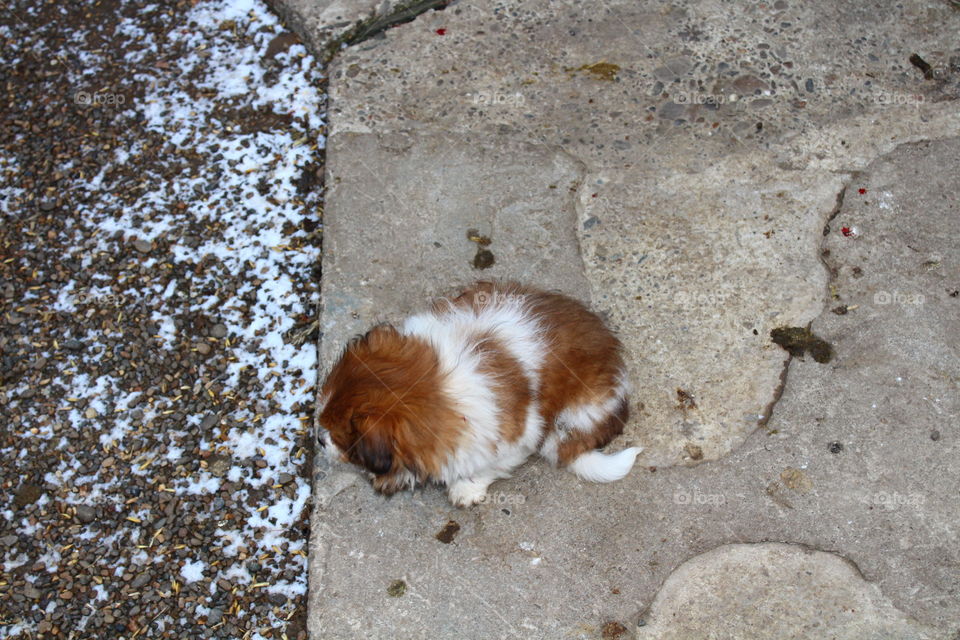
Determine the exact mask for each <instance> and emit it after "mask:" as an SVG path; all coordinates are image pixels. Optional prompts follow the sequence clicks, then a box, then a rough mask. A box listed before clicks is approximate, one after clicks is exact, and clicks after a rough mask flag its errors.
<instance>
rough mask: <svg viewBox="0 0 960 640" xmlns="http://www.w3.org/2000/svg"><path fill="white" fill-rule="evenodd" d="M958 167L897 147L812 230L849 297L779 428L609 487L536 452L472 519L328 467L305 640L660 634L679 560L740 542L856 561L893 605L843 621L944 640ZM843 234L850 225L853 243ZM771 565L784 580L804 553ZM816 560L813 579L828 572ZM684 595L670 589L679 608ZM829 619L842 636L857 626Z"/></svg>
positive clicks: (950, 147) (858, 587) (804, 362)
mask: <svg viewBox="0 0 960 640" xmlns="http://www.w3.org/2000/svg"><path fill="white" fill-rule="evenodd" d="M958 162H960V139H957V138H955V139H952V140H948V141H943V142H938V143H917V144H911V145H904V146H901V147H900V148H898V149H897V150H896V151H895V152H893V153H892V154H890V155H888V156H884V157H882V158H880V159H878V160H877V161H876V162H875V163H873V164H872V165H871V166H869V167H867V168H866V169H865V171H863V172H862V173H860V174H859V175H858V177H857V180H856V182H855V184H854V185H851V187H850V188H849V189H848V193H849V195H847V196H846V197H845V198H844V203H843V206H842V207H840V208H839V209H838V211H837V214H836V216H835V217H834V218H833V219H832V220H831V221H830V231H829V232H828V234H827V235H826V236H821V245H822V247H821V249H820V252H821V255H823V254H822V252H823V251H825V250H829V254H827V255H825V256H824V259H825V260H826V261H827V267H828V268H827V272H828V273H830V274H833V275H832V276H831V282H830V284H829V286H828V290H829V291H833V292H834V293H833V294H832V296H831V298H833V296H837V297H836V298H834V299H831V301H830V302H829V303H828V305H827V308H826V309H825V310H824V312H823V313H822V314H821V315H820V316H819V317H818V318H817V319H816V320H815V321H814V322H813V324H812V328H813V331H814V332H815V333H816V334H817V335H819V336H821V337H822V338H824V339H825V340H827V341H829V342H830V343H831V344H832V346H833V349H834V352H835V359H834V360H833V361H832V362H831V363H828V364H821V363H818V362H816V361H814V360H813V359H812V358H809V357H807V358H805V359H798V358H794V359H792V360H791V362H790V366H789V372H788V376H787V384H786V385H785V389H784V392H783V395H782V397H781V399H780V400H779V402H778V403H777V405H776V407H775V409H774V413H773V416H772V418H771V420H770V422H769V423H768V425H767V428H765V429H760V430H757V431H755V432H754V433H752V434H751V435H750V436H749V437H748V438H747V440H746V442H745V443H744V444H743V445H742V446H741V447H739V448H738V449H737V450H736V451H734V452H733V453H732V454H730V455H728V456H727V457H725V458H723V459H722V460H720V461H715V462H709V463H706V464H702V465H699V466H697V467H693V468H690V467H684V466H675V467H666V468H664V467H661V468H655V467H646V468H638V469H636V470H635V471H634V473H633V474H631V475H630V476H629V477H628V478H627V479H625V480H624V481H621V482H619V483H615V484H613V485H592V484H586V483H582V482H580V481H579V480H578V479H576V478H575V477H573V476H572V475H570V474H566V473H561V472H557V471H554V470H551V469H548V468H547V467H546V466H545V465H543V464H542V463H540V462H536V461H535V462H531V463H529V464H528V465H526V466H524V467H523V468H522V469H521V471H520V473H519V474H518V475H517V477H515V478H513V479H511V480H507V481H502V482H500V483H497V484H495V485H494V486H493V488H492V489H493V493H492V495H491V501H490V502H489V503H487V504H483V505H480V506H478V507H476V508H473V509H467V510H464V509H454V508H452V507H450V505H449V504H448V503H447V502H446V498H445V497H444V495H443V494H442V492H440V491H438V490H435V489H430V488H427V489H423V490H420V491H418V492H416V493H413V494H404V495H398V496H395V497H393V498H391V499H389V500H388V499H384V498H381V497H378V496H375V495H374V494H373V493H372V490H371V489H370V487H369V486H367V484H366V483H365V482H363V481H362V480H361V481H357V478H358V477H357V476H356V475H355V474H353V473H351V472H349V471H344V470H342V469H339V468H326V467H322V468H319V469H318V476H317V484H316V488H317V494H316V495H317V496H318V502H317V504H316V510H315V518H314V525H313V530H312V541H311V572H312V573H311V579H312V587H311V593H310V597H311V624H312V627H311V628H312V629H313V631H312V633H313V636H314V637H317V638H360V637H362V638H388V637H394V636H395V635H396V633H397V630H398V629H400V630H402V632H403V635H404V637H410V638H437V637H440V638H501V637H502V638H516V637H522V638H602V637H603V634H604V632H605V630H606V631H607V632H610V631H611V630H614V631H616V630H619V629H620V628H621V627H622V628H623V629H624V630H626V631H625V633H627V634H628V635H625V636H623V637H632V636H631V635H629V634H634V633H635V632H638V631H639V629H640V628H641V627H640V622H641V621H642V622H644V623H646V621H647V619H648V618H650V619H651V624H655V625H659V626H655V627H654V628H655V629H660V628H662V625H664V624H665V622H663V620H665V618H663V615H666V614H664V613H662V612H663V611H668V610H669V607H667V608H664V609H658V608H657V606H656V605H654V606H653V609H651V605H653V604H654V598H655V596H656V594H657V593H658V590H659V589H660V587H661V584H663V583H664V581H665V580H666V579H667V578H668V576H670V574H671V573H672V572H673V571H674V570H675V569H676V568H677V567H680V566H682V565H683V563H684V562H686V561H688V560H689V559H691V558H693V557H696V556H698V555H700V554H703V553H707V552H710V551H711V550H713V549H716V548H717V547H720V546H722V545H726V544H730V543H736V544H743V543H754V542H762V541H780V542H791V543H798V544H802V545H805V546H807V547H810V548H811V549H820V550H825V551H831V552H834V553H836V554H839V555H841V556H842V557H844V558H846V559H848V560H849V561H851V562H853V563H855V564H856V566H857V567H859V570H860V571H861V572H862V577H863V579H864V580H866V581H868V582H870V583H874V584H875V585H876V586H877V587H879V588H880V590H881V591H882V593H883V594H884V597H885V598H886V599H889V601H890V602H891V603H892V604H893V606H895V607H897V608H898V609H899V610H901V611H902V612H903V615H902V616H901V615H898V614H894V613H892V612H891V611H890V610H889V608H887V607H886V605H885V604H883V602H885V600H883V599H879V598H874V596H875V592H873V591H870V593H874V595H871V596H870V598H873V600H872V601H873V602H874V603H875V605H876V610H875V611H876V612H877V613H876V615H874V614H869V615H865V617H864V618H862V619H861V618H857V619H856V621H855V622H856V625H860V626H854V627H852V628H860V629H866V628H868V627H869V628H870V629H874V630H877V632H876V634H875V636H873V637H897V638H914V637H916V638H922V637H935V638H952V637H954V634H955V633H956V632H957V631H958V630H960V606H958V605H957V599H956V597H955V595H956V594H957V593H958V592H960V582H958V576H960V557H958V556H960V554H958V552H957V549H956V545H955V544H953V541H954V540H955V539H956V537H957V535H956V534H957V531H956V526H957V525H956V523H957V522H960V505H958V502H957V500H956V496H957V495H958V494H960V479H958V475H957V473H956V464H957V463H956V461H957V456H958V455H960V437H958V436H960V434H958V425H957V421H956V417H957V415H960V393H957V386H958V382H960V357H958V355H960V354H958V353H957V351H958V347H957V345H956V341H955V340H954V339H953V338H952V336H954V335H956V333H957V332H958V331H960V314H957V313H956V308H955V307H956V306H957V304H960V303H958V302H957V298H956V297H954V296H953V293H954V291H956V290H957V287H958V284H960V269H958V265H960V249H958V248H957V247H956V245H955V243H954V242H953V240H952V238H954V237H956V234H957V233H958V232H960V217H958V216H957V215H956V208H955V207H956V204H955V203H956V202H958V201H960V185H958V184H957V182H956V181H955V180H953V179H952V176H951V172H952V167H954V166H957V163H958ZM860 189H864V193H863V194H860V193H859V190H860ZM844 227H846V228H847V229H848V230H851V229H854V228H856V229H857V232H858V234H859V235H857V236H853V237H848V236H844V235H843V232H842V229H843V228H844ZM920 295H922V296H923V299H922V302H920V298H919V296H920ZM842 307H846V308H847V309H846V312H845V313H842V314H841V313H838V312H834V311H832V309H838V310H839V309H840V308H842ZM451 521H453V522H455V523H456V524H457V525H458V526H459V530H458V531H457V534H456V535H455V536H454V537H453V539H452V540H449V541H448V542H442V541H441V540H439V539H438V538H437V534H439V533H440V532H441V531H449V529H448V526H449V523H450V522H451ZM441 537H444V536H441ZM448 538H449V536H446V537H444V539H448ZM698 562H699V561H698ZM763 562H764V563H765V566H768V570H771V571H772V572H773V573H774V574H776V575H784V574H785V572H788V571H790V570H791V568H790V567H792V566H794V564H795V560H793V559H790V558H785V559H783V562H784V563H785V564H784V565H783V566H781V567H780V568H776V569H773V567H774V565H777V564H778V562H780V561H779V560H777V559H776V557H770V558H768V559H766V560H764V561H763ZM822 564H823V563H822V562H819V561H814V560H811V561H810V564H809V566H808V569H809V570H811V571H813V572H814V573H815V574H818V572H820V571H828V572H830V571H832V570H830V569H829V567H828V568H827V569H824V568H823V566H822ZM708 566H713V565H712V564H711V565H708ZM740 569H741V573H731V574H730V575H729V576H727V577H719V578H716V580H718V584H719V585H720V586H719V587H718V588H721V589H725V590H726V592H727V593H728V594H731V595H730V600H729V604H730V606H731V607H734V608H736V610H737V614H736V615H737V616H738V618H739V619H742V620H743V621H744V624H755V625H759V624H766V618H765V617H764V616H763V615H761V612H760V611H758V610H757V609H756V608H744V607H743V606H741V605H742V601H739V600H738V599H736V598H734V596H733V594H736V593H738V592H740V591H742V590H744V589H747V588H749V587H750V585H751V584H752V583H753V581H754V578H753V576H754V573H755V571H756V570H757V569H756V565H755V563H753V562H752V561H750V562H747V561H744V564H743V566H742V567H741V568H740ZM703 573H704V575H705V574H706V573H707V572H706V571H704V572H703ZM683 575H684V572H683V571H681V574H680V576H681V577H682V576H683ZM834 575H836V574H834ZM851 575H852V574H851ZM807 579H808V578H805V577H804V578H802V579H799V578H798V582H796V583H795V584H794V589H795V592H794V593H795V597H796V598H797V599H799V601H798V603H797V611H801V610H802V611H809V610H812V608H813V607H816V606H819V605H818V604H817V603H822V602H824V600H825V599H826V600H829V599H830V598H831V597H834V596H835V595H837V592H836V591H834V590H831V589H833V587H831V589H826V590H824V589H821V590H809V589H807V588H806V587H805V586H804V585H808V584H809V583H808V582H804V580H807ZM831 580H833V579H831ZM837 581H838V582H837V584H836V585H835V586H836V588H837V589H840V590H841V591H844V590H846V591H844V592H845V593H847V594H856V593H859V594H861V595H862V594H863V593H865V591H864V589H868V588H867V587H865V586H864V585H863V584H862V583H861V579H860V578H859V577H857V578H856V580H854V579H853V578H852V577H851V578H850V579H849V580H847V579H846V578H842V576H840V577H837ZM851 581H852V582H851ZM840 582H842V583H843V585H842V586H841V585H840V584H839V583H840ZM680 583H681V584H683V583H685V579H683V580H681V582H680ZM831 584H834V582H831ZM673 589H674V587H671V586H669V585H668V587H667V591H666V592H664V593H665V594H668V595H664V596H663V598H666V599H667V600H668V601H672V600H670V599H671V598H672V597H673V596H670V595H669V594H670V593H672V590H673ZM805 589H806V590H805ZM870 589H872V587H871V588H870ZM858 597H860V596H858ZM863 597H866V596H863ZM663 598H662V599H661V601H663ZM737 602H740V603H741V604H740V605H738V604H737ZM665 606H666V605H665ZM838 615H839V614H838ZM820 620H824V619H823V618H820ZM814 622H815V621H813V620H806V621H805V622H804V624H814ZM838 624H839V623H838ZM678 628H680V629H686V628H687V627H678ZM825 629H829V630H830V632H831V633H834V632H835V633H837V634H838V636H839V637H844V636H843V633H846V631H845V630H847V629H849V627H845V626H844V627H832V626H831V627H825ZM910 630H913V631H915V632H916V633H913V631H910ZM908 631H909V632H908ZM608 635H609V633H608ZM680 637H683V636H682V635H681V636H680ZM719 637H736V636H723V635H722V634H720V636H719ZM864 637H871V636H864Z"/></svg>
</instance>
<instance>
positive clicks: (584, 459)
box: [568, 447, 643, 482]
mask: <svg viewBox="0 0 960 640" xmlns="http://www.w3.org/2000/svg"><path fill="white" fill-rule="evenodd" d="M641 451H643V449H641V448H640V447H630V448H629V449H624V450H623V451H620V452H618V453H600V452H599V451H588V452H586V453H583V454H581V455H579V456H578V457H577V459H576V460H574V461H573V462H571V463H570V465H569V466H568V468H569V469H570V471H572V472H574V473H575V474H577V475H578V476H579V477H581V478H583V479H584V480H589V481H590V482H614V481H616V480H619V479H620V478H622V477H624V476H625V475H627V474H628V473H630V469H631V468H632V467H633V463H634V461H635V460H636V459H637V454H639V453H640V452H641Z"/></svg>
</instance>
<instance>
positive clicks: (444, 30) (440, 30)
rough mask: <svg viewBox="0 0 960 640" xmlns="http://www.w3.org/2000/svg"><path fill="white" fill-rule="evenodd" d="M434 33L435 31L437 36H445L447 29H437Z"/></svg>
mask: <svg viewBox="0 0 960 640" xmlns="http://www.w3.org/2000/svg"><path fill="white" fill-rule="evenodd" d="M436 33H437V35H438V36H445V35H447V30H446V29H437V32H436Z"/></svg>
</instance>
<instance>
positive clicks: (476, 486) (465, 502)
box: [447, 480, 489, 507]
mask: <svg viewBox="0 0 960 640" xmlns="http://www.w3.org/2000/svg"><path fill="white" fill-rule="evenodd" d="M488 486H489V483H486V482H477V481H476V480H457V481H456V482H454V483H453V484H451V485H450V487H449V488H448V489H447V496H448V497H449V498H450V502H452V503H453V504H454V505H455V506H457V507H470V506H473V505H475V504H479V503H481V502H483V500H484V498H486V497H487V487H488Z"/></svg>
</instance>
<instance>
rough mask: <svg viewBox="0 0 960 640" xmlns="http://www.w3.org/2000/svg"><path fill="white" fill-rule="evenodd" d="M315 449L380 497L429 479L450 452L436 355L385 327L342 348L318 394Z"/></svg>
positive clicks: (447, 415) (421, 343)
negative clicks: (363, 475) (347, 466)
mask: <svg viewBox="0 0 960 640" xmlns="http://www.w3.org/2000/svg"><path fill="white" fill-rule="evenodd" d="M320 398H321V400H320V402H321V410H320V433H319V434H318V438H319V442H320V444H321V445H322V446H324V447H325V448H326V449H327V451H328V455H330V456H331V457H334V458H338V459H339V460H341V461H344V462H349V463H351V464H354V465H357V466H359V467H362V468H363V469H365V470H367V471H368V472H369V473H370V474H372V475H373V477H374V487H376V488H377V489H378V490H379V491H381V492H384V493H393V492H394V491H396V490H398V489H402V488H405V487H408V486H411V485H412V484H413V482H414V481H415V480H416V479H425V478H426V477H428V476H430V475H432V474H435V473H437V472H438V471H439V469H440V467H441V466H442V462H443V460H442V459H441V458H442V456H443V455H445V454H447V453H449V452H450V451H451V450H452V446H453V445H454V444H455V442H453V435H455V434H452V433H451V432H450V428H449V426H453V425H452V424H450V425H449V426H448V425H447V424H445V423H450V419H451V418H450V416H451V415H452V413H451V411H452V410H451V409H450V403H449V402H448V401H447V399H446V398H445V396H444V394H443V390H442V380H441V373H440V367H439V362H438V359H437V355H436V352H435V351H434V350H433V348H431V347H430V345H428V344H427V343H426V342H425V341H423V340H421V339H419V338H416V337H412V336H406V335H403V334H401V333H400V332H399V331H397V330H396V329H395V328H393V327H391V326H389V325H380V326H377V327H374V328H373V329H372V330H370V331H369V332H368V333H367V334H366V335H364V336H362V337H359V338H357V339H354V340H353V341H351V342H350V344H349V345H347V348H346V349H345V350H344V352H343V354H342V355H341V356H340V359H339V360H338V361H337V363H336V364H335V365H334V366H333V368H332V369H331V371H330V374H329V375H328V376H327V379H326V381H325V382H324V383H323V386H322V388H321V392H320Z"/></svg>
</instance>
